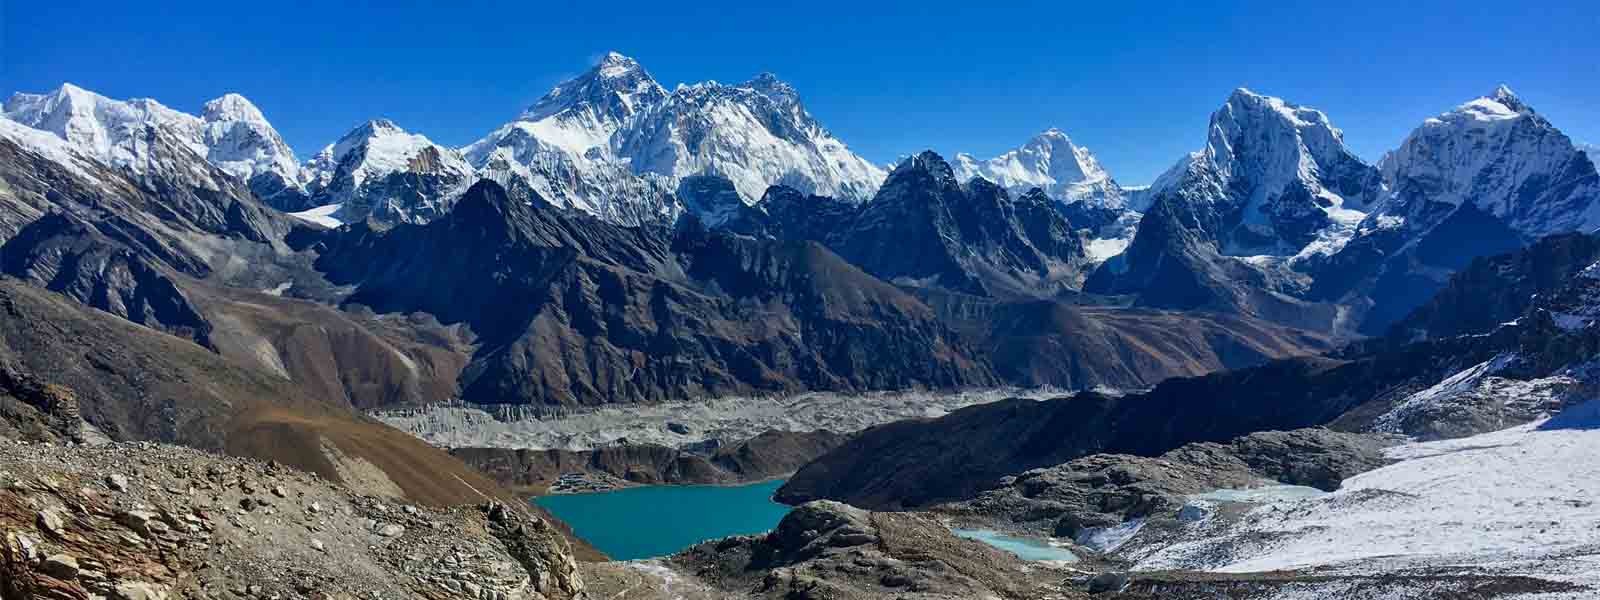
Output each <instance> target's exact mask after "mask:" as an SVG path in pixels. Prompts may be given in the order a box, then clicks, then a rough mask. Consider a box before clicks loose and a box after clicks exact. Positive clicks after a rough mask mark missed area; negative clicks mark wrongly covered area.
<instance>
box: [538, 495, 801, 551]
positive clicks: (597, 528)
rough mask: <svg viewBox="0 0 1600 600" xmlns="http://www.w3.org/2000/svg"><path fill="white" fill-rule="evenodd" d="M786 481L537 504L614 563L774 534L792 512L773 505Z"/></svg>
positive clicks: (559, 497)
mask: <svg viewBox="0 0 1600 600" xmlns="http://www.w3.org/2000/svg"><path fill="white" fill-rule="evenodd" d="M782 485H783V480H775V481H767V482H762V483H756V484H751V485H738V486H722V485H682V486H678V485H663V486H649V487H636V488H627V489H621V490H616V491H611V492H595V493H591V494H557V495H553V496H540V497H538V498H534V499H533V502H534V504H537V505H539V506H542V507H544V508H545V509H548V510H549V511H550V512H552V513H554V514H555V515H556V517H558V518H560V519H561V520H563V521H566V522H567V523H568V524H570V525H572V529H573V530H574V531H576V532H577V533H578V536H579V537H581V538H583V539H584V540H585V541H588V542H589V543H590V544H593V545H594V547H596V548H599V549H600V551H601V552H604V553H606V555H607V556H610V557H611V558H613V559H616V560H635V559H640V558H653V557H657V556H666V555H668V554H672V553H674V552H677V551H679V550H682V549H684V548H687V547H689V546H693V545H695V544H696V543H699V542H703V541H706V540H712V539H717V538H723V537H728V536H731V535H750V534H756V533H763V532H766V531H770V530H771V529H772V528H773V527H775V526H777V525H778V521H780V520H782V519H783V516H784V515H786V514H789V507H788V506H785V505H782V504H779V503H777V502H773V501H772V494H773V492H776V491H777V490H778V488H779V487H780V486H782Z"/></svg>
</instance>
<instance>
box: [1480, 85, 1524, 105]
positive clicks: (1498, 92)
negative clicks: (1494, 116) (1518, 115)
mask: <svg viewBox="0 0 1600 600" xmlns="http://www.w3.org/2000/svg"><path fill="white" fill-rule="evenodd" d="M1487 97H1488V98H1489V99H1490V100H1493V101H1495V102H1499V103H1500V104H1503V105H1505V107H1506V108H1509V109H1511V110H1514V111H1517V112H1522V111H1525V110H1527V109H1528V105H1527V104H1524V103H1523V102H1522V98H1518V97H1517V93H1516V92H1513V91H1511V86H1508V85H1506V84H1504V83H1502V84H1500V85H1498V86H1496V87H1495V88H1494V93H1492V94H1490V95H1489V96H1487Z"/></svg>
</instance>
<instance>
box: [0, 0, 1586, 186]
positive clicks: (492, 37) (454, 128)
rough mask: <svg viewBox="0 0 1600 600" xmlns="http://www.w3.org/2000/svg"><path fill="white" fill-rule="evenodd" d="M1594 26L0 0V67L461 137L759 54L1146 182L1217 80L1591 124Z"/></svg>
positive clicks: (1460, 17)
mask: <svg viewBox="0 0 1600 600" xmlns="http://www.w3.org/2000/svg"><path fill="white" fill-rule="evenodd" d="M1597 33H1600V2H1595V1H1594V0H1584V1H1565V0H1563V1H1550V2H1541V1H1535V2H1520V3H1509V4H1508V3H1505V2H1492V3H1491V2H1474V1H1471V0H1466V1H1456V2H1432V1H1419V2H1410V1H1401V2H1397V1H1394V0H1387V1H1384V2H1373V3H1368V2H1359V1H1328V0H1324V1H1322V2H1315V3H1298V2H1290V1H1276V2H1260V3H1257V2H1229V3H1225V4H1221V3H1219V4H1218V5H1210V3H1201V2H1171V3H1133V2H1096V3H1089V4H1086V3H1078V2H1066V1H1057V2H1041V3H1036V4H1030V3H1009V2H971V1H960V2H949V1H945V0H923V1H920V2H904V3H902V2H893V1H880V2H851V3H838V4H830V3H826V2H820V1H818V2H804V3H783V2H750V1H743V2H737V3H713V2H700V3H691V2H638V3H636V2H631V1H627V0H609V1H607V2H518V3H484V2H473V1H470V0H459V1H455V2H449V3H444V2H433V3H414V2H372V3H358V2H326V3H300V2H249V3H244V2H216V1H215V0H209V1H206V2H192V3H191V2H154V3H141V2H89V3H84V2H74V1H57V2H51V3H44V2H27V3H23V2H17V1H16V0H10V1H6V0H0V36H3V38H0V90H3V91H0V93H6V94H9V93H10V92H11V91H18V90H22V91H41V90H46V89H50V88H54V87H55V86H57V85H59V84H60V83H61V82H63V81H71V82H73V83H76V84H78V85H81V86H83V87H86V88H89V89H92V90H95V91H98V92H100V93H103V94H106V95H108V96H112V97H115V98H127V97H138V96H143V97H153V98H156V99H158V100H160V101H162V102H163V103H165V104H168V105H170V106H173V107H175V108H178V109H182V110H188V111H197V110H198V109H199V106H200V104H201V103H203V102H204V101H205V100H207V99H209V98H212V97H215V96H218V95H220V94H222V93H224V92H228V91H237V92H240V93H243V94H244V95H246V96H248V97H250V98H251V99H252V100H254V101H255V102H256V103H257V104H258V105H259V106H261V108H262V110H263V111H264V112H265V113H266V115H267V118H268V119H270V120H272V121H273V123H274V125H276V126H277V127H278V129H279V130H280V131H281V132H282V133H283V135H284V137H285V138H286V139H287V140H288V141H289V143H290V145H292V146H293V147H294V148H295V150H296V152H297V153H299V154H300V155H301V157H302V158H305V157H307V156H308V155H310V154H311V153H313V152H315V150H316V149H318V148H320V147H321V146H322V145H323V144H326V143H328V142H331V141H333V140H334V139H336V138H337V137H338V136H339V135H341V134H342V133H344V132H345V131H347V130H348V129H349V128H350V127H352V126H354V125H356V124H357V123H359V122H361V121H363V120H365V119H368V118H372V117H377V116H383V117H388V118H391V119H393V120H395V121H396V122H398V123H399V124H400V125H402V126H403V127H406V128H407V129H411V130H414V131H419V132H422V133H424V134H426V135H428V136H429V137H432V138H434V139H435V140H436V141H439V142H441V143H446V144H450V145H460V144H465V143H467V142H470V141H472V140H474V139H476V138H478V137H480V136H482V135H483V134H484V133H486V132H488V131H490V130H491V129H493V128H494V127H495V126H497V125H499V124H501V123H503V122H505V121H507V120H509V119H511V118H512V117H513V116H515V115H516V114H517V113H518V112H519V111H520V110H521V109H522V108H523V107H524V106H526V105H528V104H531V103H532V102H533V101H535V100H537V99H538V97H539V96H541V95H543V94H544V93H545V92H546V91H548V90H549V88H550V87H552V86H554V85H555V84H556V83H558V82H560V81H561V80H562V79H564V78H566V77H569V76H571V75H574V74H577V73H579V72H581V71H583V70H585V68H586V66H587V65H588V64H589V63H590V62H591V61H593V60H595V59H596V58H597V57H598V56H599V55H600V54H601V53H603V52H605V51H606V50H610V49H615V50H618V51H620V52H622V53H624V54H628V55H631V56H634V57H635V58H637V59H639V61H640V62H642V63H643V64H644V65H645V67H646V68H647V69H649V70H650V71H651V73H652V74H654V75H655V76H656V78H657V79H659V80H661V82H662V83H663V84H665V85H667V86H668V87H671V86H673V85H675V84H677V83H680V82H694V81H702V80H706V79H716V80H719V81H743V80H745V79H747V78H749V77H750V76H751V75H753V74H755V73H757V72H760V71H772V72H775V73H777V74H778V75H779V76H780V77H782V78H783V79H785V80H787V81H789V82H790V83H792V84H794V85H795V87H796V88H798V89H799V90H800V93H801V95H802V97H803V98H804V99H805V101H806V103H807V106H808V107H809V108H810V109H811V112H812V113H813V114H815V115H816V116H817V117H818V118H819V119H820V120H821V121H822V122H823V123H824V124H826V125H827V126H828V127H829V128H830V129H832V130H833V132H834V133H835V134H836V135H838V136H839V137H840V138H841V139H843V140H845V142H846V143H848V144H849V145H850V146H851V147H852V148H854V149H855V150H856V151H857V152H859V153H861V154H862V155H864V156H866V157H867V158H868V159H870V160H873V161H875V162H889V161H892V160H894V159H895V158H896V157H897V156H900V155H903V154H907V153H911V152H914V151H918V150H921V149H925V148H933V149H935V150H938V151H940V152H942V153H946V154H952V153H954V152H958V151H966V152H971V153H974V154H977V155H980V156H989V155H992V154H995V153H998V152H1000V151H1003V150H1005V149H1008V148H1011V147H1014V146H1016V145H1018V144H1020V143H1021V142H1023V141H1024V140H1026V139H1027V138H1028V137H1030V136H1031V135H1033V134H1034V133H1036V132H1038V131H1040V130H1043V129H1045V128H1047V127H1051V126H1055V127H1060V128H1062V129H1063V130H1065V131H1067V132H1068V134H1069V135H1071V136H1072V137H1073V138H1074V139H1075V140H1076V141H1078V142H1079V143H1080V144H1084V145H1087V146H1089V147H1090V148H1091V149H1092V150H1093V151H1094V152H1095V153H1096V154H1097V155H1098V156H1099V157H1100V158H1101V161H1102V162H1103V163H1104V164H1105V165H1106V166H1107V168H1108V169H1109V170H1110V171H1111V172H1112V174H1113V176H1115V177H1117V178H1118V179H1119V180H1121V181H1123V182H1124V183H1144V182H1148V181H1149V180H1150V179H1152V178H1154V177H1155V175H1157V174H1159V173H1160V172H1161V171H1162V170H1164V169H1165V168H1166V167H1167V166H1168V165H1170V164H1171V163H1172V162H1173V161H1175V160H1176V159H1177V158H1178V157H1179V156H1180V155H1182V153H1184V152H1187V151H1189V150H1193V149H1196V148H1198V147H1199V146H1200V145H1201V144H1202V143H1203V141H1204V137H1205V126H1206V119H1207V116H1208V115H1209V114H1210V112H1211V111H1212V110H1214V109H1215V108H1216V107H1217V106H1218V105H1219V104H1220V103H1221V102H1222V100H1223V99H1224V98H1226V96H1227V94H1228V92H1229V91H1230V90H1231V89H1233V88H1235V87H1239V86H1245V87H1250V88H1252V89H1254V90H1256V91H1258V92H1262V93H1267V94H1272V95H1275V96H1281V97H1284V98H1286V99H1288V100H1290V101H1292V102H1296V103H1300V104H1305V105H1310V106H1314V107H1317V108H1320V109H1322V110H1324V111H1325V112H1327V113H1328V114H1329V115H1330V116H1331V117H1332V119H1333V121H1334V123H1335V124H1336V125H1338V126H1339V127H1341V128H1342V129H1344V130H1345V138H1346V141H1347V142H1348V143H1350V145H1351V146H1352V147H1353V148H1354V149H1355V150H1356V151H1357V152H1358V153H1359V154H1361V155H1362V156H1364V157H1366V158H1368V159H1371V160H1375V159H1377V158H1378V157H1379V156H1381V154H1382V153H1383V152H1384V151H1385V150H1387V149H1389V148H1392V147H1393V146H1395V145H1396V144H1398V143H1399V142H1400V140H1401V139H1403V138H1404V136H1405V134H1406V132H1408V131H1409V130H1410V129H1411V128H1412V127H1414V126H1416V125H1417V124H1418V123H1419V122H1420V121H1421V120H1422V119H1424V118H1426V117H1428V116H1431V115H1434V114H1437V113H1439V112H1442V111H1444V110H1447V109H1449V108H1451V107H1452V106H1454V105H1456V104H1459V103H1460V102H1463V101H1465V100H1468V99H1470V98H1472V97H1475V96H1479V95H1483V94H1486V93H1488V92H1489V91H1491V90H1493V89H1494V86H1495V85H1496V84H1498V83H1501V82H1504V83H1507V84H1509V85H1511V87H1512V88H1513V89H1515V90H1516V91H1517V92H1518V93H1519V94H1521V95H1522V97H1523V98H1524V99H1525V100H1527V101H1528V102H1529V103H1530V104H1532V105H1533V106H1534V107H1535V108H1536V109H1537V110H1539V111H1540V112H1542V113H1544V114H1545V115H1546V116H1547V117H1549V118H1550V119H1551V120H1552V121H1553V122H1555V123H1556V124H1557V125H1558V126H1560V127H1561V128H1562V129H1564V130H1565V131H1566V132H1567V133H1568V134H1569V135H1571V136H1572V137H1573V138H1575V139H1577V140H1580V141H1593V142H1600V42H1597V41H1596V40H1597V39H1600V35H1597Z"/></svg>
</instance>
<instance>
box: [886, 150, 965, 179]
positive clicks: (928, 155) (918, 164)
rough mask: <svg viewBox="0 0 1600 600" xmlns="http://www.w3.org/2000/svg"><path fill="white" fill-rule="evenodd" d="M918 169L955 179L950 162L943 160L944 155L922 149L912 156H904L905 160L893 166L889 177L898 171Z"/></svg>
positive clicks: (905, 171)
mask: <svg viewBox="0 0 1600 600" xmlns="http://www.w3.org/2000/svg"><path fill="white" fill-rule="evenodd" d="M918 171H923V172H928V173H930V174H932V175H933V176H935V177H938V178H940V179H949V180H950V181H952V182H953V181H955V171H954V170H952V169H951V168H950V163H947V162H945V160H944V157H942V156H939V154H938V153H937V152H934V151H932V150H923V151H922V152H919V153H917V154H915V155H913V156H909V157H906V159H905V160H902V161H900V164H899V165H896V166H895V168H894V173H891V174H890V177H893V176H894V175H895V174H898V173H903V172H904V173H910V172H918Z"/></svg>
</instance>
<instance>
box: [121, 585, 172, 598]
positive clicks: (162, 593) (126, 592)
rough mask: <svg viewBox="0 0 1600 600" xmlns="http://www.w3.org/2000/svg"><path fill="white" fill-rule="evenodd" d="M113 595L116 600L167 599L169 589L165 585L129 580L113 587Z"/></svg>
mask: <svg viewBox="0 0 1600 600" xmlns="http://www.w3.org/2000/svg"><path fill="white" fill-rule="evenodd" d="M111 597H112V598H114V599H115V600H167V590H166V587H165V586H158V585H155V584H152V583H146V582H143V581H129V582H124V583H119V584H117V587H115V588H112V590H111Z"/></svg>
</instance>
